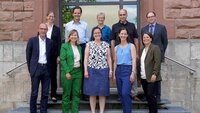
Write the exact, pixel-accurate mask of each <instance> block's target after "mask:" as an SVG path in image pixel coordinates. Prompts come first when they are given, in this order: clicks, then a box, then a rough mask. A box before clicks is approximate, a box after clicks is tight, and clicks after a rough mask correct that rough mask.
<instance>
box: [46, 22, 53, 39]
mask: <svg viewBox="0 0 200 113" xmlns="http://www.w3.org/2000/svg"><path fill="white" fill-rule="evenodd" d="M52 30H53V24H52V26H48V31H47V38H49V39H51V34H52Z"/></svg>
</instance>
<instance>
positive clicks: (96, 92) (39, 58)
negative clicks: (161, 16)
mask: <svg viewBox="0 0 200 113" xmlns="http://www.w3.org/2000/svg"><path fill="white" fill-rule="evenodd" d="M81 14H82V9H81V7H78V6H76V7H74V8H73V10H72V16H73V20H72V21H70V22H68V23H66V24H64V27H65V43H63V44H62V45H61V38H60V37H61V36H60V30H59V28H58V27H57V26H55V25H54V24H53V21H54V18H55V16H54V13H53V12H50V13H48V14H47V22H46V23H41V24H40V25H39V30H38V35H37V36H36V37H33V38H30V39H29V41H28V44H27V48H26V59H27V65H28V70H29V73H30V76H31V97H30V113H37V107H36V101H37V96H38V88H39V84H40V82H41V87H42V95H41V106H40V112H41V113H47V102H48V94H49V87H50V86H51V95H50V97H51V100H52V101H54V102H56V101H57V95H56V89H57V86H56V84H57V83H56V81H57V80H56V72H57V70H56V69H57V64H60V67H61V68H60V69H61V84H62V87H63V94H62V113H69V111H70V109H71V112H72V113H78V111H79V101H80V98H81V97H82V98H83V99H84V98H86V97H87V96H89V102H90V108H91V113H95V111H96V110H95V109H96V101H97V97H98V99H99V107H100V113H104V109H105V104H106V97H107V96H109V94H110V91H109V88H110V86H109V85H110V83H109V81H110V80H111V79H112V80H114V81H116V85H117V91H118V95H119V98H120V102H121V104H122V108H123V113H131V112H132V102H131V101H132V99H131V98H132V97H133V98H137V97H136V95H137V77H139V78H140V81H141V84H142V88H143V90H144V94H145V96H146V98H147V101H148V105H149V113H157V101H159V100H160V94H161V82H160V81H161V80H162V79H161V75H160V67H161V62H164V54H165V50H166V48H167V43H168V40H167V31H166V28H165V26H164V25H161V24H158V23H157V22H156V14H155V12H153V11H151V12H148V13H147V15H146V17H147V21H148V22H149V24H148V25H147V26H145V27H144V28H142V30H141V39H142V40H141V43H142V45H143V46H142V47H141V48H142V49H141V50H140V49H139V45H140V44H139V43H140V42H139V41H138V37H139V36H138V33H137V30H136V27H135V24H133V23H131V22H128V21H127V16H128V15H127V10H125V9H120V10H119V11H118V16H119V22H117V23H116V24H114V25H113V26H112V29H110V28H109V27H108V26H106V25H104V20H105V14H104V13H102V12H101V13H98V14H97V22H98V25H97V26H95V27H94V28H93V29H92V33H91V37H90V36H88V34H89V30H88V24H87V23H86V22H84V21H82V20H81V19H80V17H81ZM137 75H139V76H137ZM50 84H51V85H50ZM70 103H71V105H70ZM70 106H71V107H70Z"/></svg>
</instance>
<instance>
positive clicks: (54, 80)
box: [51, 58, 57, 97]
mask: <svg viewBox="0 0 200 113" xmlns="http://www.w3.org/2000/svg"><path fill="white" fill-rule="evenodd" d="M56 60H57V58H54V60H53V63H52V68H51V97H56V96H57V93H56V91H57V63H56Z"/></svg>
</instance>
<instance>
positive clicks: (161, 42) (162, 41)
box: [141, 11, 168, 101]
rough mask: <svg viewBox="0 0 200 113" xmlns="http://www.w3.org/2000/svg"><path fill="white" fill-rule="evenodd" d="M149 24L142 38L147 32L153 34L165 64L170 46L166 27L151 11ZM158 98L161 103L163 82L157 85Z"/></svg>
mask: <svg viewBox="0 0 200 113" xmlns="http://www.w3.org/2000/svg"><path fill="white" fill-rule="evenodd" d="M146 18H147V22H148V23H149V24H148V25H146V26H145V27H143V28H142V30H141V36H143V34H144V33H145V32H151V33H152V34H153V37H154V39H153V41H152V43H153V44H155V45H158V46H159V47H160V52H161V62H164V58H165V50H166V48H167V45H168V39H167V30H166V28H165V26H164V25H161V24H158V23H157V22H156V21H157V18H156V13H155V12H153V11H150V12H148V13H147V14H146ZM156 86H157V89H156V94H155V96H156V98H157V100H158V101H160V96H161V82H158V84H157V85H156Z"/></svg>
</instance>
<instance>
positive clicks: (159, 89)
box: [154, 81, 161, 100]
mask: <svg viewBox="0 0 200 113" xmlns="http://www.w3.org/2000/svg"><path fill="white" fill-rule="evenodd" d="M155 84H156V91H155V94H154V95H155V96H156V99H158V100H160V96H161V81H157V82H156V83H155Z"/></svg>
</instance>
